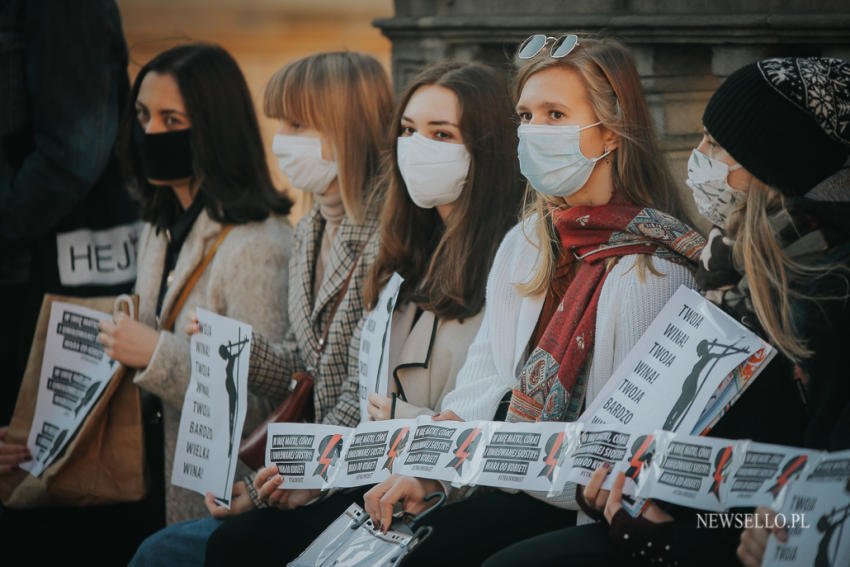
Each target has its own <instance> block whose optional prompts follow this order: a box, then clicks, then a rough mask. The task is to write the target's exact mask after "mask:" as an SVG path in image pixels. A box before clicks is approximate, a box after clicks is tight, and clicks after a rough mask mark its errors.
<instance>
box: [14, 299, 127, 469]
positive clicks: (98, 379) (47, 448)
mask: <svg viewBox="0 0 850 567" xmlns="http://www.w3.org/2000/svg"><path fill="white" fill-rule="evenodd" d="M103 319H108V320H112V316H111V315H108V314H106V313H102V312H100V311H95V310H93V309H88V308H86V307H80V306H79V305H72V304H70V303H62V302H59V301H55V302H53V304H52V305H51V306H50V319H49V323H48V327H47V341H46V343H45V345H44V357H43V358H42V361H41V379H40V380H39V386H38V398H37V399H36V405H35V415H34V416H33V421H32V426H31V427H30V434H29V438H28V439H27V447H28V448H29V450H30V453H31V454H32V456H33V460H31V461H28V462H26V463H22V464H21V468H22V469H25V470H28V471H29V472H30V474H32V475H33V476H39V475H40V474H41V473H42V472H43V471H44V469H45V468H47V467H48V466H49V465H50V463H52V462H53V461H54V460H56V457H58V456H59V455H60V454H61V452H62V449H64V448H65V445H67V444H68V442H69V441H70V440H71V438H72V437H73V436H74V434H75V433H76V431H77V429H78V428H79V427H80V425H81V424H82V423H83V421H84V420H85V418H86V417H87V416H88V414H89V412H91V409H92V408H93V407H94V404H95V402H97V400H98V399H99V398H100V395H101V394H102V393H103V390H104V389H105V388H106V386H107V384H108V383H109V381H110V380H111V379H112V377H113V376H114V375H115V372H116V371H117V370H118V369H119V368H120V365H119V364H118V363H117V362H115V361H114V360H112V359H110V358H109V357H108V356H106V354H105V353H104V352H103V346H102V345H101V344H100V343H98V342H97V334H98V332H99V331H98V326H97V325H98V323H99V322H100V321H101V320H103Z"/></svg>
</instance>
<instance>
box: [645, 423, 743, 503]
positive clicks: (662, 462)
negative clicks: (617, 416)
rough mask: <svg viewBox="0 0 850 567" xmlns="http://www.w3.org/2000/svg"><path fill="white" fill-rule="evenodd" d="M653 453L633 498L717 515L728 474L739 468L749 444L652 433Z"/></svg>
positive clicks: (657, 431) (712, 438)
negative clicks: (666, 503)
mask: <svg viewBox="0 0 850 567" xmlns="http://www.w3.org/2000/svg"><path fill="white" fill-rule="evenodd" d="M655 443H656V447H657V449H656V451H655V455H654V456H653V458H652V464H651V466H650V467H649V469H648V470H647V471H644V473H646V474H641V475H639V476H638V486H637V495H638V496H639V497H641V498H656V499H659V500H664V501H665V502H672V503H673V504H680V505H682V506H689V507H692V508H699V509H701V510H715V511H720V510H724V509H726V508H727V506H726V504H725V503H724V501H723V498H724V495H725V494H726V491H727V488H726V485H727V484H728V481H729V476H730V473H731V471H732V470H734V469H737V468H738V467H740V464H741V462H742V461H743V458H744V454H745V453H746V451H747V446H748V445H749V441H731V440H729V439H719V438H716V437H700V436H697V435H682V434H676V433H672V432H669V431H661V430H656V431H655Z"/></svg>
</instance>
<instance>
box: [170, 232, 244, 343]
mask: <svg viewBox="0 0 850 567" xmlns="http://www.w3.org/2000/svg"><path fill="white" fill-rule="evenodd" d="M231 230H233V225H232V224H228V225H225V227H224V230H222V231H221V234H219V235H218V239H217V240H216V241H215V244H213V245H212V248H210V251H209V252H207V255H206V256H204V259H203V260H201V263H200V264H198V266H197V267H196V268H195V271H193V272H192V275H191V276H190V277H189V280H188V281H187V282H186V285H184V286H183V289H182V290H181V291H180V296H179V297H178V298H177V301H175V302H174V307H172V308H171V312H170V313H169V314H168V318H167V319H166V320H165V324H164V325H163V326H162V328H163V329H164V330H166V331H170V330H171V329H172V327H174V322H175V321H176V320H177V315H178V314H179V313H180V310H181V309H182V308H183V304H184V303H186V300H187V299H189V294H190V293H192V288H194V287H195V284H196V283H198V279H199V278H200V277H201V274H203V273H204V269H206V267H207V264H209V263H210V261H211V260H212V259H213V256H215V253H216V250H218V247H219V246H220V245H221V243H222V242H224V238H225V237H226V236H227V233H229V232H230V231H231Z"/></svg>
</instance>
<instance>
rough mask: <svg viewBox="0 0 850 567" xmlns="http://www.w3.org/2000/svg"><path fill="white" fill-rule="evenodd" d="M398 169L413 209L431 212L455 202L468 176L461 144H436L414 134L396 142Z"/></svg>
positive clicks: (434, 141) (466, 160) (465, 156)
mask: <svg viewBox="0 0 850 567" xmlns="http://www.w3.org/2000/svg"><path fill="white" fill-rule="evenodd" d="M396 156H397V158H398V169H399V170H400V171H401V177H402V179H404V184H405V185H406V186H407V193H408V194H409V195H410V198H411V200H413V202H414V203H416V206H418V207H422V208H423V209H430V208H432V207H436V206H439V205H447V204H449V203H452V202H454V201H456V200H457V198H458V197H460V194H461V192H462V191H463V186H464V185H466V178H467V176H468V175H469V163H470V156H469V151H467V149H466V146H464V145H463V144H452V143H449V142H438V141H437V140H432V139H430V138H426V137H425V136H423V135H421V134H419V133H418V132H417V133H414V134H413V135H412V136H403V137H400V138H399V139H398V150H397V152H396Z"/></svg>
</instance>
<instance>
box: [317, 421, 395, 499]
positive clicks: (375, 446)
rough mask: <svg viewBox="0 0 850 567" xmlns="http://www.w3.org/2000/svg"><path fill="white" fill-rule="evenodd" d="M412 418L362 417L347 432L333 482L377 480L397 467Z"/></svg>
mask: <svg viewBox="0 0 850 567" xmlns="http://www.w3.org/2000/svg"><path fill="white" fill-rule="evenodd" d="M411 425H412V424H411V421H410V420H409V419H393V420H387V421H364V422H363V423H361V424H360V425H358V426H357V429H356V430H355V431H354V432H353V433H351V434H350V435H349V436H348V439H347V440H346V443H345V446H344V447H343V450H342V455H343V459H342V465H341V466H340V467H339V470H338V471H337V473H336V477H335V479H334V481H333V483H334V484H333V485H334V486H339V487H351V486H362V485H364V484H377V483H379V482H381V481H383V480H384V479H386V478H387V477H389V476H390V475H391V474H393V469H394V468H396V463H397V462H398V461H399V460H400V456H401V455H402V454H403V452H404V450H405V449H406V447H407V444H408V442H409V439H410V430H411Z"/></svg>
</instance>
